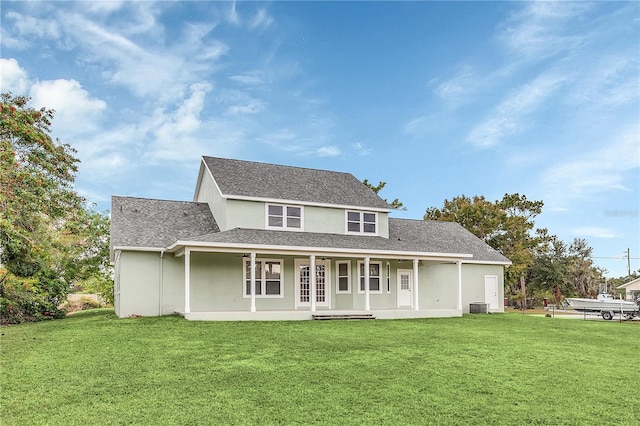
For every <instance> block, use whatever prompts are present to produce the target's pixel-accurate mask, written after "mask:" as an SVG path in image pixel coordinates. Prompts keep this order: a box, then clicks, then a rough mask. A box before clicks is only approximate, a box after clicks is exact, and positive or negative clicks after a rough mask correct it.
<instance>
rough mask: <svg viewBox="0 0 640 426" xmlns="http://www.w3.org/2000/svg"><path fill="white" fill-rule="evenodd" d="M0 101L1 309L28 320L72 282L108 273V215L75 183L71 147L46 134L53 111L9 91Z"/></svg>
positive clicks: (51, 304) (53, 307) (49, 309)
mask: <svg viewBox="0 0 640 426" xmlns="http://www.w3.org/2000/svg"><path fill="white" fill-rule="evenodd" d="M1 100H2V102H1V104H0V165H1V167H0V263H1V264H2V265H3V267H4V268H6V270H3V271H1V272H0V292H1V293H2V294H0V296H2V298H3V300H2V305H3V306H2V308H3V312H2V314H3V317H5V316H6V315H9V314H10V312H9V311H8V310H7V309H6V308H8V307H9V306H11V307H14V305H15V306H16V307H17V306H22V307H23V308H21V309H22V310H23V313H24V312H27V314H26V316H25V318H27V319H40V318H39V317H38V315H35V316H34V315H31V313H33V312H38V313H40V314H43V315H44V312H46V313H47V314H51V313H52V311H53V314H52V315H44V316H45V317H49V316H51V317H56V316H58V315H59V314H60V313H59V312H57V311H56V310H57V306H58V305H57V304H55V303H56V302H58V301H59V299H61V298H63V297H65V296H66V292H67V291H68V289H69V288H70V286H71V285H72V284H73V283H74V282H78V281H79V280H82V279H87V278H89V277H90V276H96V275H100V274H102V275H104V274H107V273H108V268H105V266H104V265H105V264H106V261H105V260H104V259H105V257H104V255H105V253H104V245H105V240H106V238H107V235H108V232H107V231H108V226H105V224H106V223H108V222H107V218H106V217H104V216H102V215H101V214H99V213H96V212H93V211H92V210H91V209H90V208H89V207H88V206H87V203H86V200H85V199H84V198H83V197H81V196H80V195H78V194H77V193H76V192H75V191H74V189H73V184H74V181H75V175H76V172H77V170H78V167H77V163H79V160H78V158H76V157H75V153H76V151H75V150H74V149H73V148H72V147H71V146H70V145H68V144H62V143H60V141H59V140H57V139H56V140H55V141H54V140H53V139H52V138H51V137H50V136H49V133H50V129H49V126H50V125H51V120H52V119H53V116H54V111H53V110H47V109H45V108H41V109H39V110H36V109H34V108H31V107H29V106H28V103H29V98H27V97H24V96H16V97H14V96H12V95H11V94H10V93H5V94H2V95H1ZM106 241H107V242H106V244H107V245H108V240H106ZM45 287H46V288H45ZM22 292H26V293H28V294H22ZM11 295H13V296H14V297H15V298H17V299H19V300H18V302H20V303H17V302H16V300H17V299H16V300H12V299H11V298H10V297H8V296H11ZM45 299H46V300H47V301H48V302H47V303H43V300H45ZM14 302H16V303H14ZM45 305H46V306H45ZM38 307H40V308H38ZM31 311H33V312H31ZM17 317H19V315H18V316H16V318H17Z"/></svg>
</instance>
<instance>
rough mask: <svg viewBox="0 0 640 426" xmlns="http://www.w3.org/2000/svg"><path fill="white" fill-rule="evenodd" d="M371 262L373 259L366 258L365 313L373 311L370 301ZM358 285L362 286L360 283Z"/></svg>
mask: <svg viewBox="0 0 640 426" xmlns="http://www.w3.org/2000/svg"><path fill="white" fill-rule="evenodd" d="M370 261H371V258H369V257H365V258H364V310H365V311H367V312H368V311H370V310H371V300H370V294H369V287H370V286H369V262H370ZM358 285H360V283H358Z"/></svg>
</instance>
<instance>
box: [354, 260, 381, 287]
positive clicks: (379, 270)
mask: <svg viewBox="0 0 640 426" xmlns="http://www.w3.org/2000/svg"><path fill="white" fill-rule="evenodd" d="M374 264H375V265H378V274H379V275H378V276H377V278H378V280H379V282H380V289H379V290H371V278H372V277H371V273H369V294H382V293H383V290H382V286H383V277H384V275H383V270H382V262H381V261H370V262H369V268H371V265H374ZM361 265H362V266H363V267H364V261H363V260H358V294H364V293H365V290H364V289H361V288H360V280H361V279H362V280H364V276H362V275H360V266H361Z"/></svg>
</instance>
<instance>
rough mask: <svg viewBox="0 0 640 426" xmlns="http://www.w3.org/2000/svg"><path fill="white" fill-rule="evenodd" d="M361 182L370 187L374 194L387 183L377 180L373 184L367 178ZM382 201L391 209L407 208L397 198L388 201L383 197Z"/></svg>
mask: <svg viewBox="0 0 640 426" xmlns="http://www.w3.org/2000/svg"><path fill="white" fill-rule="evenodd" d="M362 183H364V184H365V186H366V187H368V188H369V189H371V190H372V191H373V192H375V193H376V194H378V193H379V192H380V191H382V189H383V188H384V187H385V186H386V185H387V182H378V185H376V186H374V185H373V184H372V183H371V182H369V180H368V179H365V180H363V181H362ZM384 201H385V203H387V204H389V207H391V208H392V209H393V210H407V208H406V207H405V206H404V205H403V204H402V202H401V201H400V200H398V199H397V198H396V199H395V200H393V201H392V202H388V201H387V199H386V198H385V199H384Z"/></svg>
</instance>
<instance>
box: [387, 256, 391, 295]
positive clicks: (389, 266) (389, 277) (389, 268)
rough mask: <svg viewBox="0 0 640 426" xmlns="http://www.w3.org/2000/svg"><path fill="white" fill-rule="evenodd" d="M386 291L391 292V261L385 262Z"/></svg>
mask: <svg viewBox="0 0 640 426" xmlns="http://www.w3.org/2000/svg"><path fill="white" fill-rule="evenodd" d="M387 293H388V294H391V263H389V262H387Z"/></svg>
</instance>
